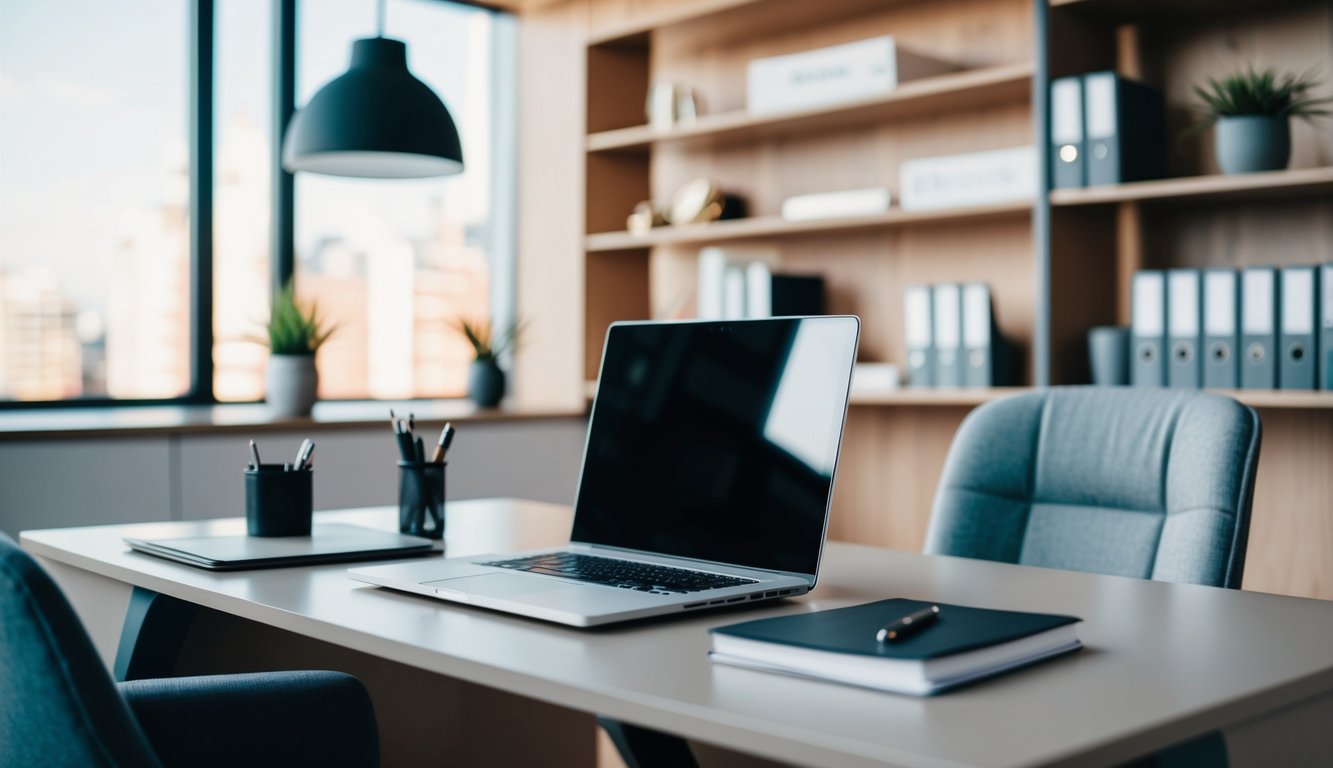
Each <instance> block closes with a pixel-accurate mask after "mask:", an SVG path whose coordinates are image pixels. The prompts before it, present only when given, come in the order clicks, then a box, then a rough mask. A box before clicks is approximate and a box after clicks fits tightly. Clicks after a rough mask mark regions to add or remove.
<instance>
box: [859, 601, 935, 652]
mask: <svg viewBox="0 0 1333 768" xmlns="http://www.w3.org/2000/svg"><path fill="white" fill-rule="evenodd" d="M939 616H940V607H939V606H938V605H932V606H930V607H929V608H922V609H921V610H919V611H912V612H911V613H909V614H907V615H906V616H904V617H902V618H901V619H897V620H896V621H894V622H893V623H891V624H889V625H888V626H887V627H884V628H883V629H881V630H880V631H878V632H876V633H875V639H876V640H878V641H880V642H881V643H891V642H893V641H894V640H901V639H903V638H904V637H906V636H908V635H910V634H912V633H913V632H918V631H920V630H922V629H924V628H925V627H928V626H930V625H931V623H932V622H934V621H935V619H938V618H939Z"/></svg>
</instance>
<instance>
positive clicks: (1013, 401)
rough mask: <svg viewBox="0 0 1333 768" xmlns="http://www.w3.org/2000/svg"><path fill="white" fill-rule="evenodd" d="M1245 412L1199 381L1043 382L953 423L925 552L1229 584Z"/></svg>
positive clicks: (1244, 462) (1243, 535)
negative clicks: (1182, 384)
mask: <svg viewBox="0 0 1333 768" xmlns="http://www.w3.org/2000/svg"><path fill="white" fill-rule="evenodd" d="M1259 442H1260V425H1259V417H1258V415H1257V414H1255V412H1254V410H1253V409H1251V408H1248V407H1246V406H1244V405H1241V404H1240V403H1238V402H1236V401H1235V400H1232V399H1231V398H1228V397H1222V396H1220V395H1214V394H1209V393H1205V392H1199V391H1190V390H1179V389H1150V388H1128V387H1064V388H1053V389H1046V390H1041V391H1037V392H1032V393H1028V394H1023V395H1018V396H1015V397H1010V398H1006V399H1004V400H998V401H995V402H991V403H987V404H986V405H983V406H981V407H980V408H977V409H976V410H975V411H973V412H972V413H971V414H969V415H968V417H967V418H966V419H965V420H964V421H963V425H962V426H961V427H960V428H959V430H958V434H957V435H956V436H955V437H954V442H953V445H952V447H951V448H950V450H949V458H948V461H947V463H946V465H945V469H944V474H943V476H942V477H941V479H940V486H939V490H938V492H937V493H936V495H935V508H934V511H933V513H932V515H931V522H930V530H929V532H928V533H927V535H926V547H925V549H926V552H928V553H931V554H942V555H961V556H964V557H975V558H980V559H984V560H998V561H1001V562H1006V563H1020V564H1023V565H1037V566H1045V567H1048V568H1063V569H1066V570H1074V571H1088V572H1093V573H1105V574H1114V575H1120V576H1135V577H1139V578H1144V579H1157V580H1160V581H1174V582H1185V583H1191V584H1207V585H1211V586H1218V587H1230V588H1233V589H1236V588H1239V587H1240V583H1241V575H1242V573H1243V572H1244V568H1245V544H1246V539H1247V537H1248V531H1249V522H1250V505H1251V502H1252V500H1253V497H1254V476H1255V470H1256V468H1257V466H1258V463H1259Z"/></svg>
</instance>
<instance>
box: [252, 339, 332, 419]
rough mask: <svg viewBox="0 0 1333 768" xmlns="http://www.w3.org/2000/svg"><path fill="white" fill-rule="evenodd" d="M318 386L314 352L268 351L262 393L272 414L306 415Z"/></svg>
mask: <svg viewBox="0 0 1333 768" xmlns="http://www.w3.org/2000/svg"><path fill="white" fill-rule="evenodd" d="M318 390H319V372H318V371H317V370H316V369H315V356H314V355H269V358H268V370H267V371H266V372H265V374H264V393H265V397H266V398H267V400H268V407H269V411H270V412H271V413H272V415H273V416H276V417H280V418H292V417H297V416H309V415H310V409H311V408H313V407H314V406H315V393H316V392H317V391H318Z"/></svg>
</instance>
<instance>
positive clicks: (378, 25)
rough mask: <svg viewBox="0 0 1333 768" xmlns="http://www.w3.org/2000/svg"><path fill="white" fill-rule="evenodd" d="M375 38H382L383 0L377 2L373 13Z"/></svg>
mask: <svg viewBox="0 0 1333 768" xmlns="http://www.w3.org/2000/svg"><path fill="white" fill-rule="evenodd" d="M375 36H376V37H384V0H379V3H377V4H376V11H375Z"/></svg>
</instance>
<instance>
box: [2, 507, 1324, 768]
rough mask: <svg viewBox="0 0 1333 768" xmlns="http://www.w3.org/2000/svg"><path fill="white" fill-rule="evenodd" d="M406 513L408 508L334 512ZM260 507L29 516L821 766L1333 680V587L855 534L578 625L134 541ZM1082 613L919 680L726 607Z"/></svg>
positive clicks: (1077, 746) (1022, 740)
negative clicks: (768, 633) (883, 686)
mask: <svg viewBox="0 0 1333 768" xmlns="http://www.w3.org/2000/svg"><path fill="white" fill-rule="evenodd" d="M570 517H571V516H570V511H569V509H568V508H564V507H558V506H551V505H547V504H538V503H535V502H524V501H515V500H478V501H467V502H452V503H451V504H450V506H449V510H448V521H447V529H446V530H447V539H446V547H447V550H448V552H449V553H450V554H453V555H465V554H473V553H480V552H485V551H506V550H515V549H524V548H531V547H541V546H547V545H551V544H556V543H559V542H561V541H563V540H564V539H565V537H566V536H567V535H568V530H569V525H570ZM320 519H321V520H322V521H325V522H333V521H338V522H354V523H360V524H368V525H374V526H377V527H391V526H392V525H394V511H393V510H390V509H388V508H383V509H371V510H346V511H340V512H327V513H320ZM241 530H243V521H241V520H220V521H208V522H197V523H162V524H143V525H125V526H98V527H90V528H71V529H63V530H46V531H30V532H27V533H25V534H23V544H24V546H25V547H26V548H27V549H29V550H30V551H32V552H34V553H36V554H39V555H41V556H43V557H47V558H51V559H53V560H57V561H60V562H63V563H65V564H67V565H71V566H74V567H78V568H81V569H84V570H87V571H92V572H95V573H98V574H101V575H103V576H106V577H109V578H112V579H115V580H118V581H122V582H126V583H130V584H133V585H136V586H141V587H144V588H147V589H151V590H154V591H157V592H160V593H163V594H167V595H171V596H174V597H177V598H180V599H183V600H188V601H190V602H194V603H197V604H200V605H204V606H208V607H211V608H214V609H217V610H219V611H224V612H227V613H230V614H233V615H237V616H241V617H245V618H248V619H252V620H254V621H258V622H263V623H265V624H269V625H272V626H276V627H279V628H283V629H287V630H290V631H293V632H297V633H301V634H303V635H306V636H309V637H313V638H317V639H320V640H324V641H327V642H332V643H336V644H338V645H342V646H345V647H348V648H352V649H355V650H358V651H361V652H365V653H369V654H373V655H376V656H381V657H385V658H391V659H394V660H397V661H400V662H404V663H406V664H410V665H413V666H416V667H419V668H421V669H425V670H430V671H432V672H435V673H439V674H443V675H448V676H450V677H455V678H459V679H463V680H468V681H471V682H475V683H479V684H482V685H487V686H491V687H494V688H498V689H502V690H506V691H510V692H514V693H520V694H523V695H526V696H530V697H533V698H537V699H541V700H545V701H549V702H552V703H556V704H559V705H563V706H567V707H571V708H574V709H579V710H584V711H589V712H598V713H601V714H605V715H609V716H612V717H616V718H619V719H622V720H626V721H628V722H632V723H637V724H641V725H648V726H652V727H655V728H658V729H661V730H664V731H668V732H672V733H676V734H679V735H682V736H686V737H689V738H694V739H698V740H701V741H705V742H710V743H713V744H719V745H725V746H728V747H730V748H733V749H737V750H740V751H743V752H750V753H754V754H758V755H763V756H767V757H771V758H774V759H779V760H786V761H792V762H797V763H806V764H812V765H823V766H837V765H866V764H887V765H901V766H931V767H940V766H959V765H975V766H1017V765H1056V764H1064V763H1070V762H1074V761H1077V762H1079V763H1080V764H1112V763H1116V762H1120V761H1122V760H1124V759H1127V758H1129V757H1133V756H1136V755H1139V754H1143V753H1145V752H1148V751H1151V750H1154V749H1158V748H1161V747H1163V746H1166V745H1168V744H1171V743H1175V742H1179V741H1183V740H1186V739H1188V738H1191V737H1193V736H1196V735H1199V734H1202V733H1205V732H1207V731H1209V730H1213V729H1218V728H1222V727H1226V726H1228V725H1233V724H1236V723H1240V722H1243V721H1245V720H1247V719H1250V718H1253V717H1256V716H1259V715H1261V714H1263V713H1266V712H1271V711H1272V710H1275V709H1277V708H1280V707H1283V706H1285V705H1288V704H1291V703H1294V702H1298V701H1302V700H1305V699H1309V698H1311V697H1314V696H1318V695H1324V694H1327V693H1328V692H1329V691H1333V642H1330V638H1333V603H1330V602H1324V601H1317V600H1306V599H1300V598H1289V597H1279V596H1274V595H1265V594H1258V593H1249V592H1237V591H1228V590H1222V589H1214V588H1208V587H1196V586H1188V585H1176V584H1164V583H1158V582H1150V581H1140V580H1136V579H1127V578H1119V577H1108V576H1095V575H1089V574H1079V573H1067V572H1063V571H1054V570H1046V569H1039V568H1028V567H1022V566H1012V565H1004V564H997V563H988V562H982V561H975V560H965V559H959V558H948V557H929V556H924V555H917V554H911V553H906V552H893V551H888V550H880V549H873V548H869V547H860V546H854V545H848V544H837V543H831V544H829V546H828V547H827V548H826V550H825V555H824V564H823V572H822V574H821V578H820V581H819V585H818V586H817V588H816V589H815V590H814V592H812V593H811V594H810V595H808V596H805V597H803V598H800V599H796V600H790V601H786V602H784V603H782V604H779V605H777V606H775V607H768V608H762V609H750V610H741V611H731V612H727V613H722V614H717V613H714V614H704V615H698V614H695V615H691V616H689V617H687V618H681V619H676V620H672V621H659V622H653V623H649V624H639V625H635V626H627V627H619V628H614V627H613V628H607V629H599V630H577V629H572V628H567V627H562V626H555V625H548V624H543V623H540V622H537V621H532V620H527V619H522V618H517V617H510V616H505V615H502V614H498V613H493V612H489V611H485V610H483V609H478V608H471V607H467V606H459V605H452V604H446V603H438V602H435V601H432V600H429V599H424V598H419V597H414V596H411V595H405V594H398V593H394V592H390V591H385V590H381V589H378V588H375V587H370V586H367V585H359V584H356V583H354V582H352V581H350V580H348V579H347V578H346V575H345V573H344V571H345V568H346V567H345V566H339V565H330V566H317V567H308V568H293V569H283V570H271V571H252V572H241V573H210V572H206V571H200V570H196V569H194V568H189V567H187V566H183V565H176V564H173V563H170V562H166V561H162V560H158V559H155V558H151V557H148V556H144V555H139V554H135V553H132V552H130V551H129V550H128V549H127V548H126V547H125V545H124V544H123V542H122V541H121V538H122V537H124V536H138V537H145V538H152V537H166V536H183V535H198V534H203V533H208V532H216V533H224V532H225V533H236V532H238V531H241ZM895 596H901V597H911V598H919V599H927V600H934V601H939V602H949V603H960V604H965V605H978V606H986V607H992V608H1008V609H1015V610H1027V611H1051V612H1058V613H1070V614H1074V615H1077V616H1081V617H1083V618H1084V619H1085V623H1084V625H1083V627H1082V630H1081V635H1082V638H1083V640H1084V642H1085V643H1086V645H1087V647H1086V648H1085V649H1084V650H1083V651H1082V652H1081V653H1079V654H1076V655H1073V656H1068V657H1064V658H1061V659H1056V660H1054V661H1051V662H1048V663H1045V664H1042V665H1040V666H1037V667H1034V668H1030V669H1027V670H1023V671H1021V672H1018V673H1014V674H1011V675H1009V676H1006V677H1002V678H998V679H995V680H992V681H989V682H985V683H982V684H980V685H976V686H973V687H971V688H966V689H963V690H960V691H955V692H952V693H948V694H945V695H941V696H937V697H934V698H926V699H918V698H911V697H906V696H896V695H891V694H884V693H877V692H872V691H867V690H860V689H855V688H849V687H844V686H839V685H834V684H829V683H822V682H816V681H808V680H800V679H795V678H788V677H782V676H779V675H772V674H767V673H763V672H757V671H752V670H745V669H737V668H731V667H723V666H715V665H713V664H711V663H710V662H709V661H708V658H707V650H708V647H709V638H708V634H707V632H706V631H705V630H706V629H707V628H708V627H710V626H717V625H722V624H728V623H732V622H736V621H743V620H748V619H752V618H760V617H765V616H774V615H779V614H784V613H796V612H801V611H809V610H815V609H823V608H834V607H840V606H845V605H851V604H856V603H863V602H868V601H871V600H877V599H880V598H885V597H895Z"/></svg>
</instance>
